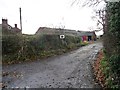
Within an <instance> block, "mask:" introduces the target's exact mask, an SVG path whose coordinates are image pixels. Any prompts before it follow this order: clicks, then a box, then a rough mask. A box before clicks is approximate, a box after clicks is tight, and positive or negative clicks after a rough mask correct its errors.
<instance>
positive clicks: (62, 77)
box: [3, 42, 102, 88]
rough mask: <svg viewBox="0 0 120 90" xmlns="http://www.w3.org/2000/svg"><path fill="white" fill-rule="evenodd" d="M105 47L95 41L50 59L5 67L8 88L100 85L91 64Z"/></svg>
mask: <svg viewBox="0 0 120 90" xmlns="http://www.w3.org/2000/svg"><path fill="white" fill-rule="evenodd" d="M101 48H102V43H100V42H99V43H94V44H90V45H87V46H84V47H82V48H80V49H78V50H75V51H72V52H70V53H66V54H64V55H60V56H54V57H50V58H48V59H43V60H37V61H34V62H26V63H22V64H14V65H10V66H3V72H5V73H8V75H6V76H4V77H3V83H5V84H6V85H7V87H8V88H9V87H10V88H11V87H21V88H23V87H26V86H27V87H29V88H42V87H44V88H46V87H47V88H68V87H69V88H96V87H99V85H97V83H95V81H94V78H93V73H92V70H91V63H93V62H94V60H95V58H96V57H95V56H96V54H97V53H98V51H99V50H100V49H101Z"/></svg>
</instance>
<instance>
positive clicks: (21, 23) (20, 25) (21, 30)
mask: <svg viewBox="0 0 120 90" xmlns="http://www.w3.org/2000/svg"><path fill="white" fill-rule="evenodd" d="M19 10H20V29H21V32H22V16H21V7H20V8H19Z"/></svg>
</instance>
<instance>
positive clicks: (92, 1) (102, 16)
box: [71, 0, 107, 32]
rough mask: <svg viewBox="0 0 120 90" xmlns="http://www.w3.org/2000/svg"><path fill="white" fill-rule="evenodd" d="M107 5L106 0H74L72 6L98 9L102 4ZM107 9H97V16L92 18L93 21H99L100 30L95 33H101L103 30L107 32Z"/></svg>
mask: <svg viewBox="0 0 120 90" xmlns="http://www.w3.org/2000/svg"><path fill="white" fill-rule="evenodd" d="M103 2H104V3H107V1H106V0H74V1H73V2H72V4H71V6H72V5H74V4H77V5H79V6H81V7H86V6H87V7H96V8H97V6H99V5H100V4H101V3H103ZM105 9H106V7H105V6H104V7H103V8H101V9H95V10H94V12H95V16H93V17H92V19H93V20H96V21H97V26H98V30H95V31H101V30H103V31H104V32H105V25H106V24H105V22H106V10H105Z"/></svg>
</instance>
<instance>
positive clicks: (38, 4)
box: [0, 0, 102, 34]
mask: <svg viewBox="0 0 120 90" xmlns="http://www.w3.org/2000/svg"><path fill="white" fill-rule="evenodd" d="M73 1H74V0H0V18H1V19H2V18H6V19H8V23H9V24H10V25H11V26H13V27H14V24H15V23H17V24H18V27H20V24H19V23H20V20H19V7H21V8H22V22H23V31H22V32H23V33H26V34H33V33H35V32H36V31H37V30H38V28H39V27H57V28H59V27H60V28H62V27H65V28H66V29H74V30H85V31H86V30H90V28H91V29H96V22H95V21H93V20H92V19H91V16H93V15H94V14H93V10H92V8H90V7H89V8H88V7H84V8H80V7H79V6H77V5H76V4H75V5H73V6H71V4H72V2H73ZM0 23H1V20H0ZM98 34H102V33H98Z"/></svg>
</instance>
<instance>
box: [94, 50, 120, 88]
mask: <svg viewBox="0 0 120 90" xmlns="http://www.w3.org/2000/svg"><path fill="white" fill-rule="evenodd" d="M110 60H113V61H118V60H120V57H119V56H115V55H113V56H111V57H109V58H108V57H107V56H106V54H105V52H104V50H103V51H100V52H99V54H98V58H97V60H96V61H95V64H94V68H93V69H94V74H95V76H96V79H97V81H98V82H99V83H100V84H101V86H102V87H103V88H114V89H116V88H120V84H119V80H120V77H118V73H119V70H120V69H119V67H118V65H119V62H118V65H117V64H112V65H111V63H112V62H109V61H110Z"/></svg>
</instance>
